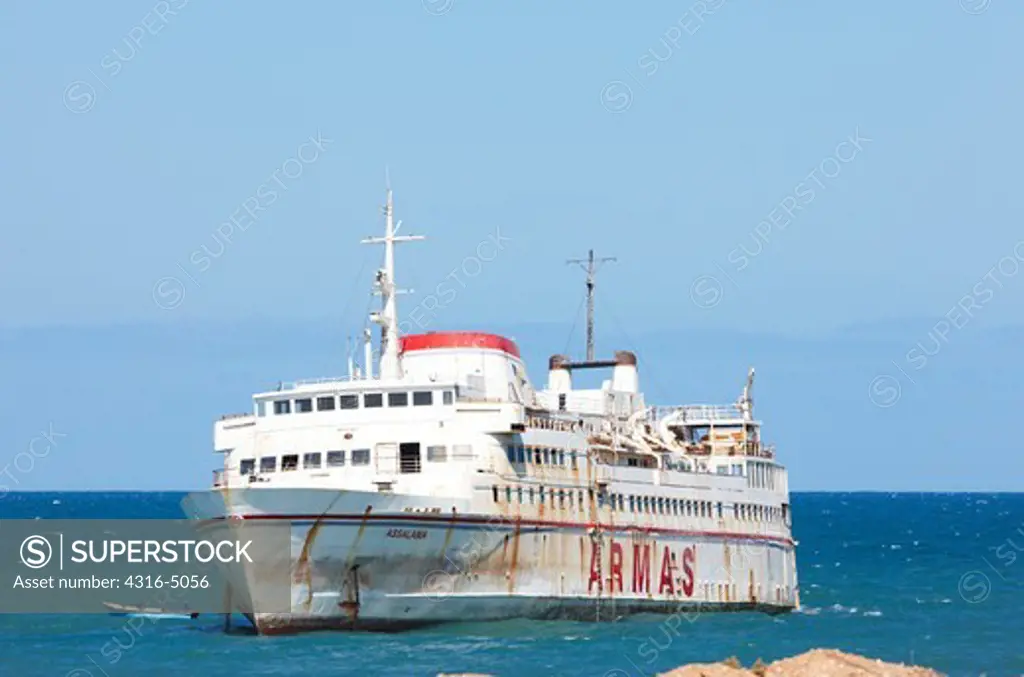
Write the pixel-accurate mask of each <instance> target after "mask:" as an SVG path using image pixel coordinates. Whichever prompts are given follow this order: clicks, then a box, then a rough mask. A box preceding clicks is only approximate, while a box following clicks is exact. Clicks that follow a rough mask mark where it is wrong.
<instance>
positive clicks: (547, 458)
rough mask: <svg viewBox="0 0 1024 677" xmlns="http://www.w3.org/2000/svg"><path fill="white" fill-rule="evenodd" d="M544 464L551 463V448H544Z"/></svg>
mask: <svg viewBox="0 0 1024 677" xmlns="http://www.w3.org/2000/svg"><path fill="white" fill-rule="evenodd" d="M544 465H551V450H550V449H548V448H546V447H545V448H544Z"/></svg>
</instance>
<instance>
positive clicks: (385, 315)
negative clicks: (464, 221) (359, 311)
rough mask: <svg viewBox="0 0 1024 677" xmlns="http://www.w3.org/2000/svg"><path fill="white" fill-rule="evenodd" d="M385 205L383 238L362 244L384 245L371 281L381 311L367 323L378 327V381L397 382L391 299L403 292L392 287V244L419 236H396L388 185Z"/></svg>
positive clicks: (419, 237)
mask: <svg viewBox="0 0 1024 677" xmlns="http://www.w3.org/2000/svg"><path fill="white" fill-rule="evenodd" d="M388 184H389V185H388V189H387V191H388V192H387V202H386V203H385V205H384V208H383V211H384V237H368V238H366V239H365V240H363V241H362V243H363V244H383V245H384V267H383V268H381V269H379V270H378V271H377V277H376V279H375V280H374V293H375V294H378V295H379V296H380V297H381V310H380V311H379V312H375V313H371V314H370V321H371V322H374V323H376V324H379V325H380V368H379V376H380V378H381V379H398V378H401V377H402V368H401V365H400V364H399V361H398V309H397V307H396V305H395V296H396V295H397V294H403V293H406V291H407V290H404V289H398V288H396V287H395V243H396V242H408V241H411V240H422V239H424V238H423V236H422V235H398V230H399V229H400V228H401V227H402V222H401V221H399V222H398V224H395V222H394V213H395V209H394V201H393V199H392V195H391V186H390V181H389V182H388ZM366 371H367V375H369V374H370V373H371V371H370V365H369V363H367V365H366Z"/></svg>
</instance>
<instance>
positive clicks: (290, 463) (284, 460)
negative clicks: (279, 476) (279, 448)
mask: <svg viewBox="0 0 1024 677" xmlns="http://www.w3.org/2000/svg"><path fill="white" fill-rule="evenodd" d="M298 469H299V455H298V454H288V455H287V456H282V457H281V470H298Z"/></svg>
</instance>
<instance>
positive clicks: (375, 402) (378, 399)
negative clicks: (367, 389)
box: [363, 393, 384, 409]
mask: <svg viewBox="0 0 1024 677" xmlns="http://www.w3.org/2000/svg"><path fill="white" fill-rule="evenodd" d="M363 406H364V407H366V408H367V409H376V408H379V407H383V406H384V396H383V395H381V394H380V393H366V394H365V395H363Z"/></svg>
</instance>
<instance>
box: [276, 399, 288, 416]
mask: <svg viewBox="0 0 1024 677" xmlns="http://www.w3.org/2000/svg"><path fill="white" fill-rule="evenodd" d="M274 413H275V414H290V413H292V403H291V401H290V400H274Z"/></svg>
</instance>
